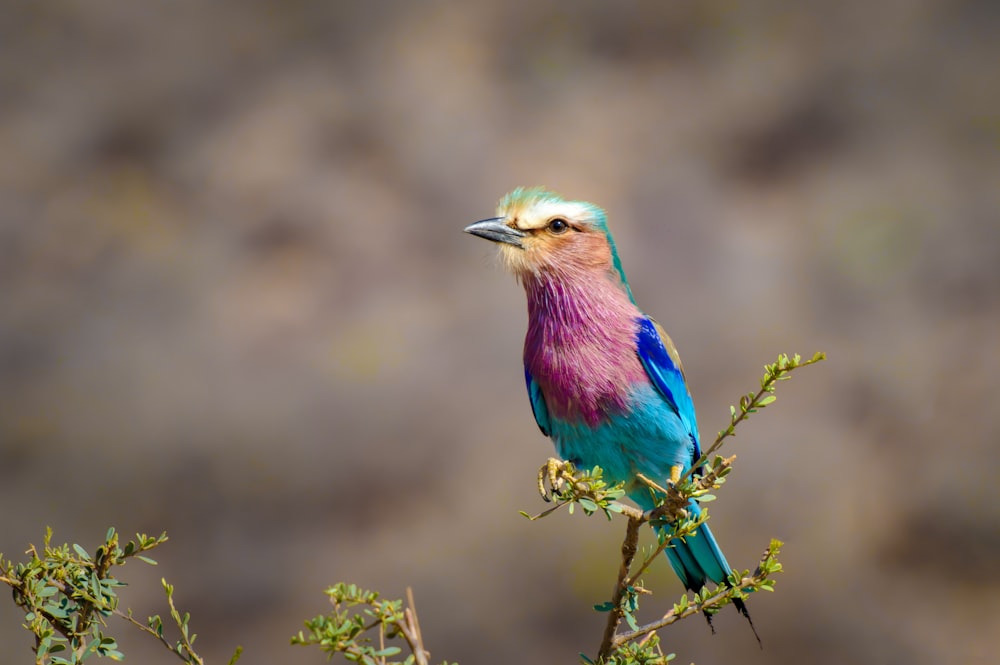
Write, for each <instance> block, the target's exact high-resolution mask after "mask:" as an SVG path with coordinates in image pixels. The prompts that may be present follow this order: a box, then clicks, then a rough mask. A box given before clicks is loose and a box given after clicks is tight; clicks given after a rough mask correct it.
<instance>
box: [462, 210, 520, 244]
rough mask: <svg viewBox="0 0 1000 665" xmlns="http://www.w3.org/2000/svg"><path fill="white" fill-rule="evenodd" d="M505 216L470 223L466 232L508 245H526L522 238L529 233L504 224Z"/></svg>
mask: <svg viewBox="0 0 1000 665" xmlns="http://www.w3.org/2000/svg"><path fill="white" fill-rule="evenodd" d="M504 219H505V218H504V217H491V218H490V219H484V220H482V221H480V222H476V223H475V224H470V225H469V226H466V227H465V232H466V233H471V234H472V235H474V236H479V237H480V238H486V239H487V240H492V241H493V242H502V243H506V244H508V245H514V247H522V248H523V247H524V244H523V243H522V242H521V239H522V238H524V237H525V236H526V235H528V234H527V233H525V232H524V231H521V230H519V229H515V228H514V227H512V226H507V225H506V224H504Z"/></svg>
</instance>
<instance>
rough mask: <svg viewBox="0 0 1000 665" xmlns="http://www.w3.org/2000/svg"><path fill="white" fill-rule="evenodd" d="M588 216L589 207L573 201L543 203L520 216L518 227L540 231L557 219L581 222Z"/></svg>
mask: <svg viewBox="0 0 1000 665" xmlns="http://www.w3.org/2000/svg"><path fill="white" fill-rule="evenodd" d="M587 216H588V210H587V207H586V206H584V205H580V204H578V203H574V202H572V201H541V202H540V203H538V204H536V205H534V206H532V207H531V208H529V209H528V210H525V211H523V212H522V214H520V215H518V224H517V226H518V228H521V229H540V228H544V227H545V226H546V225H547V224H548V223H549V221H550V220H551V219H553V218H555V217H563V218H565V219H567V220H569V221H576V222H581V221H583V220H584V219H586V218H587Z"/></svg>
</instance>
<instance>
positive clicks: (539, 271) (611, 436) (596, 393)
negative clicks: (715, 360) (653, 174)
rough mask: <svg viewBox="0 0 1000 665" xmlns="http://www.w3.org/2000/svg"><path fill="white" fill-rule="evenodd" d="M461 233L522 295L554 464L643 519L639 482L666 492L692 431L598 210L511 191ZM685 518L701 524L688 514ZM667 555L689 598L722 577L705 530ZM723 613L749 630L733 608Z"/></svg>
mask: <svg viewBox="0 0 1000 665" xmlns="http://www.w3.org/2000/svg"><path fill="white" fill-rule="evenodd" d="M465 231H466V232H468V233H471V234H473V235H476V236H479V237H481V238H486V239H487V240H491V241H493V242H495V243H497V244H498V246H499V248H500V257H501V259H502V261H503V263H504V264H505V266H506V267H507V268H508V269H509V270H510V271H511V272H512V273H514V275H515V277H516V278H517V279H518V281H519V282H520V283H521V284H522V285H523V286H524V290H525V293H526V294H527V298H528V332H527V336H526V337H525V340H524V377H525V381H526V382H527V387H528V396H529V398H530V401H531V409H532V411H533V412H534V416H535V421H536V422H537V423H538V427H539V428H540V429H541V430H542V433H543V434H545V435H546V436H548V437H550V438H551V439H552V441H553V443H554V444H555V448H556V452H557V453H558V455H559V456H560V457H561V458H562V459H563V460H567V461H570V462H572V463H573V464H574V465H575V466H576V467H577V468H583V469H591V468H593V467H595V466H600V467H601V468H602V469H603V470H604V475H605V478H607V479H608V480H609V481H611V482H625V483H626V491H627V495H628V497H629V498H630V499H632V500H633V501H634V502H635V503H636V504H637V505H638V506H639V507H641V508H642V509H643V510H649V509H651V508H653V505H654V504H653V499H652V496H651V494H650V491H649V486H648V485H646V484H644V483H643V482H641V481H640V480H639V476H640V474H641V475H642V476H644V477H646V478H649V479H660V480H661V481H662V480H665V479H669V480H670V481H671V482H676V481H677V480H678V479H679V477H680V476H681V475H682V474H683V473H685V472H686V471H687V470H688V469H690V468H691V465H692V464H693V463H694V461H695V460H697V459H698V458H699V457H700V456H701V449H700V445H699V441H698V421H697V419H696V417H695V412H694V403H693V402H692V401H691V394H690V393H689V392H688V388H687V383H686V381H685V377H684V370H683V368H682V367H681V361H680V357H679V356H678V354H677V349H676V348H675V347H674V343H673V342H672V341H671V339H670V337H669V336H668V335H667V333H666V332H665V331H664V330H663V328H661V327H660V325H659V324H658V323H656V322H655V321H653V320H652V319H651V318H649V317H648V316H646V315H645V314H643V312H642V310H640V309H639V308H638V306H637V305H636V303H635V299H634V298H633V297H632V290H631V289H630V288H629V285H628V281H627V280H626V279H625V272H624V271H623V270H622V264H621V261H620V260H619V258H618V252H617V250H616V248H615V242H614V240H613V239H612V237H611V233H610V232H609V231H608V225H607V219H606V215H605V213H604V211H603V210H602V209H600V208H598V207H597V206H595V205H593V204H590V203H586V202H582V201H567V200H565V199H563V198H562V197H560V196H559V195H558V194H555V193H553V192H550V191H547V190H545V189H543V188H530V189H528V188H518V189H515V190H514V191H513V192H511V193H509V194H507V195H506V196H505V197H503V199H501V200H500V203H499V204H498V206H497V216H496V217H492V218H490V219H484V220H482V221H480V222H476V223H475V224H472V225H470V226H468V227H467V228H466V229H465ZM690 512H692V513H694V514H696V515H697V514H700V508H699V507H698V504H697V503H695V502H693V501H692V502H691V504H690ZM666 553H667V556H668V558H669V560H670V565H671V567H672V568H673V570H674V572H675V573H677V576H678V577H679V578H680V579H681V582H683V584H684V586H685V587H686V588H687V589H689V590H691V591H695V592H697V591H699V590H700V589H701V588H702V587H704V586H705V584H706V583H707V582H709V581H711V582H714V583H716V584H724V583H726V577H727V576H728V575H729V574H730V573H731V572H732V568H730V566H729V563H728V562H727V561H726V557H725V556H723V554H722V550H721V549H719V545H718V544H717V543H716V541H715V537H714V536H713V535H712V531H711V530H710V529H709V528H708V524H703V525H701V526H700V527H699V528H698V531H697V532H696V534H694V535H691V536H688V537H687V538H686V539H685V540H684V541H681V540H675V541H674V542H673V543H671V547H669V548H668V549H667V550H666ZM733 602H734V605H736V607H737V608H738V609H739V611H740V612H741V613H742V614H743V615H744V616H745V617H746V618H747V620H748V621H749V620H750V615H749V614H748V613H747V609H746V605H745V604H744V603H743V601H741V600H739V599H737V600H734V601H733ZM706 616H708V615H706ZM708 618H709V625H711V617H708ZM752 626H753V623H752V622H751V627H752ZM754 633H755V634H756V630H755V631H754Z"/></svg>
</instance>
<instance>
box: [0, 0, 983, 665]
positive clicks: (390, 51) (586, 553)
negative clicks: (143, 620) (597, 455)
mask: <svg viewBox="0 0 1000 665" xmlns="http://www.w3.org/2000/svg"><path fill="white" fill-rule="evenodd" d="M0 15H2V19H0V54H2V55H0V551H2V552H4V553H5V554H7V555H18V554H19V553H20V552H22V551H23V550H24V548H25V547H26V546H27V544H28V543H29V542H34V543H36V544H39V543H40V541H41V538H42V534H43V532H44V528H45V526H46V525H51V526H52V527H53V528H54V529H55V532H56V539H57V541H59V542H63V541H66V540H69V541H71V542H79V543H82V544H84V545H86V546H88V547H91V548H93V546H94V545H95V544H96V543H97V542H98V541H99V539H100V538H101V537H102V536H103V534H104V532H105V530H106V528H107V527H108V526H111V525H114V526H116V527H117V528H118V529H119V530H121V531H122V532H124V533H126V534H128V533H134V532H135V531H147V532H156V533H159V532H160V531H162V530H166V531H167V532H168V533H169V535H170V538H171V540H170V542H169V543H168V544H167V545H166V546H164V547H163V548H162V549H160V550H159V551H158V552H157V556H156V558H157V559H159V561H160V565H159V567H157V568H155V569H143V568H142V566H141V565H138V564H137V565H133V566H129V568H127V569H126V570H124V571H123V574H124V575H125V578H126V580H127V581H129V582H130V587H129V589H128V590H127V592H126V593H127V595H126V602H127V603H128V604H129V605H131V606H132V607H133V608H134V609H135V610H136V613H137V614H139V615H141V616H145V615H148V614H152V613H156V612H162V611H163V607H164V602H163V599H162V593H161V591H160V589H159V578H160V577H161V576H165V577H166V578H167V579H168V580H170V581H171V582H173V583H175V584H176V586H177V589H178V590H177V600H178V603H179V604H180V605H181V606H182V607H183V608H185V609H188V610H190V611H191V613H192V615H193V619H192V621H193V624H194V626H195V629H196V631H197V632H198V633H199V634H200V639H199V641H198V645H199V646H200V647H201V648H202V651H203V655H206V656H207V657H208V658H209V659H210V660H211V661H212V662H225V659H226V658H228V655H229V653H230V652H231V650H232V648H233V647H234V646H235V645H236V644H242V645H244V647H245V648H246V654H245V656H244V658H243V661H242V662H245V663H247V664H254V663H274V662H279V663H320V662H324V658H323V656H322V655H321V654H320V653H319V652H318V651H307V650H303V649H293V648H291V647H290V646H288V637H289V636H290V635H291V634H292V633H294V632H296V631H297V630H298V629H299V627H300V625H301V621H302V620H303V619H305V618H306V617H310V616H313V615H315V614H318V613H320V612H323V611H325V608H326V605H325V598H324V596H323V595H322V589H323V588H325V586H327V585H328V584H331V583H333V582H335V581H338V580H346V581H354V582H357V583H360V584H362V585H365V586H369V587H375V588H378V589H381V590H383V591H384V592H385V593H386V594H387V595H389V596H395V597H399V596H401V595H402V594H403V593H404V590H405V587H406V586H407V585H412V587H413V589H414V592H415V595H416V599H417V607H418V610H419V613H420V618H421V623H422V626H423V629H424V633H425V639H426V641H427V644H428V646H429V648H430V649H431V650H432V653H433V656H434V657H435V658H436V659H444V658H447V659H448V660H458V661H460V662H461V663H464V664H466V665H471V664H474V663H476V664H490V663H520V662H524V663H536V662H537V663H557V662H559V663H571V662H575V657H576V654H577V653H578V652H579V651H586V652H590V653H593V652H594V650H595V649H596V646H597V643H598V641H599V635H600V629H601V625H602V616H600V615H597V614H595V613H594V612H593V611H592V610H591V609H590V608H591V605H592V604H594V603H598V602H601V601H603V600H605V599H606V597H607V595H608V593H609V590H610V587H611V584H612V581H613V576H614V574H615V570H616V565H617V563H616V562H617V558H616V557H617V550H618V547H619V544H620V538H621V534H622V531H623V529H622V525H621V524H608V523H607V522H604V521H602V520H600V519H598V518H594V519H590V520H587V519H585V518H583V517H582V516H580V515H575V516H572V517H571V516H569V515H566V514H558V515H556V516H553V517H551V518H549V519H547V520H545V521H544V522H540V523H529V522H528V521H526V520H524V519H523V518H521V517H520V516H519V515H518V514H517V511H518V510H521V509H524V510H529V511H537V510H539V509H540V508H541V507H542V504H541V502H540V500H539V498H538V497H537V495H536V493H535V490H534V474H535V471H536V470H537V468H538V466H539V465H540V464H541V463H542V462H543V461H544V459H545V458H546V457H548V456H549V454H550V451H551V448H550V445H549V442H547V441H546V440H545V439H543V438H542V436H541V435H540V434H539V433H538V431H537V429H536V428H535V424H534V422H533V421H532V418H531V414H530V411H529V408H528V402H527V399H526V396H525V394H524V386H523V378H522V372H521V367H520V362H519V359H520V347H521V341H522V335H523V329H524V324H525V315H524V303H523V295H522V294H521V293H520V291H519V289H518V287H517V286H516V284H515V283H514V282H513V280H512V279H510V278H509V277H508V276H507V275H504V274H502V272H501V270H500V269H499V268H498V266H497V263H496V261H495V260H494V259H493V251H494V250H493V248H492V247H491V246H489V245H488V243H485V242H483V241H481V240H478V239H475V238H472V237H470V236H467V235H464V234H463V233H462V232H461V229H462V228H463V226H465V225H466V224H468V223H470V222H472V221H475V220H477V219H480V218H483V217H487V216H490V215H491V214H492V212H493V206H494V204H495V201H496V200H497V199H498V198H499V197H500V196H501V195H502V194H503V193H505V192H506V191H508V190H509V189H511V188H513V187H514V186H517V185H535V184H544V185H547V186H549V187H552V188H554V189H556V190H558V191H560V192H562V193H563V194H565V195H566V196H568V197H572V198H580V199H586V200H591V201H594V202H597V203H598V204H600V205H602V206H604V207H605V208H607V210H608V211H609V215H610V219H611V222H612V228H613V229H614V230H615V231H616V238H617V240H618V243H619V246H620V252H621V255H622V257H623V260H624V262H625V266H626V269H627V270H628V273H629V276H630V278H631V281H632V284H633V288H634V290H635V293H636V296H637V298H638V300H639V302H640V303H641V304H642V305H643V307H644V308H645V309H646V310H647V311H648V312H649V313H651V314H652V315H654V316H656V317H657V318H658V319H660V320H661V321H662V322H663V323H664V324H665V325H666V327H667V328H668V329H669V330H670V331H671V333H672V335H673V337H674V339H675V341H676V342H677V344H678V346H679V347H680V349H681V352H682V354H683V357H684V361H685V366H686V369H687V371H688V375H689V378H690V383H691V389H692V392H693V394H694V397H695V401H696V403H697V405H698V407H699V413H700V418H701V429H702V431H703V432H706V435H710V434H711V433H713V432H715V431H717V430H718V429H720V428H721V427H722V426H723V425H724V424H725V422H726V418H727V417H728V405H729V404H731V403H733V402H735V401H736V400H737V399H738V397H739V395H740V394H741V393H743V392H745V391H747V390H749V389H751V388H753V386H754V385H755V383H756V381H757V380H758V377H759V375H760V372H761V367H762V365H763V364H764V363H765V362H769V361H771V360H773V358H774V357H775V356H776V355H777V354H778V353H779V352H796V351H797V352H800V353H803V354H811V353H812V352H814V351H816V350H824V351H826V352H827V353H828V354H829V358H830V359H829V361H828V362H826V363H823V364H821V365H820V366H818V367H816V368H811V369H808V370H804V371H803V372H802V373H801V374H800V375H798V376H797V377H796V378H794V379H793V380H792V381H791V382H790V383H787V384H783V385H782V386H781V390H780V392H779V400H778V402H777V404H776V405H775V406H774V407H773V408H771V409H769V410H768V411H767V412H765V413H763V414H761V415H760V416H759V417H756V418H754V419H752V420H751V421H750V423H748V424H747V425H746V426H745V427H744V428H743V429H742V430H741V432H740V434H739V436H738V438H737V439H736V440H735V441H734V443H733V445H732V446H731V448H730V452H735V453H737V454H738V455H739V461H738V463H737V467H736V471H735V473H734V475H733V476H732V480H731V481H730V482H729V483H728V484H727V485H726V487H725V488H724V490H723V491H722V493H721V496H720V501H719V502H718V503H717V504H713V505H714V507H713V509H712V514H713V525H714V528H715V531H716V533H717V534H718V535H719V538H720V540H721V542H722V543H723V546H724V548H725V549H726V551H727V553H728V555H729V559H730V561H731V562H733V563H734V564H735V565H737V566H738V567H741V568H745V567H751V566H752V565H753V564H754V563H755V562H756V560H757V558H758V556H759V554H760V552H761V551H762V550H763V548H764V546H765V545H766V543H767V542H768V539H769V538H771V537H772V536H776V537H780V538H782V539H784V540H785V541H786V543H787V545H786V549H785V555H784V558H783V561H784V563H785V567H786V570H787V572H786V573H785V574H783V575H782V576H781V577H780V578H779V583H778V588H777V593H776V594H774V595H770V594H762V595H761V597H754V598H753V599H752V601H753V602H752V603H751V608H752V611H753V615H754V618H755V621H756V625H757V627H758V629H759V630H760V632H761V634H762V636H763V639H764V644H765V650H764V651H760V650H758V649H757V646H756V643H755V641H754V639H753V635H752V634H751V633H750V631H749V629H748V628H747V627H746V626H745V625H743V624H742V622H741V620H740V617H738V616H737V615H736V613H735V612H733V611H729V610H727V611H726V612H724V613H723V614H722V615H720V616H719V618H718V619H717V621H716V625H717V628H718V635H716V636H714V637H712V636H711V635H710V634H709V631H708V629H707V628H706V627H705V626H704V625H703V622H701V621H699V620H690V621H686V622H684V623H682V624H680V625H678V626H675V627H673V628H672V629H670V630H668V631H666V632H665V634H664V638H665V640H666V641H667V643H668V646H669V648H670V650H673V651H676V652H678V654H679V661H678V662H689V661H691V660H694V661H696V662H698V663H699V664H700V665H710V664H713V663H719V664H721V663H734V662H740V663H745V664H753V663H819V664H825V663H831V664H832V663H844V662H848V663H918V664H919V663H941V662H949V663H995V662H997V660H996V659H997V658H998V657H1000V656H997V653H998V647H1000V641H998V637H997V636H998V635H1000V594H998V591H1000V588H998V586H997V585H998V582H997V576H996V564H997V562H998V561H1000V490H998V489H997V470H998V463H1000V445H998V444H1000V412H998V405H1000V402H998V399H1000V398H998V396H1000V341H998V340H1000V333H998V330H1000V214H998V213H1000V159H998V157H1000V154H998V150H1000V113H998V109H1000V84H998V78H997V75H998V69H997V64H998V62H1000V40H997V34H998V28H1000V5H998V4H997V3H993V2H988V1H987V0H981V1H972V0H970V1H965V2H962V1H957V0H937V1H934V0H924V1H913V2H876V3H872V2H862V1H860V0H843V1H837V2H834V1H829V2H798V3H792V2H782V1H778V0H763V1H761V2H756V3H752V6H750V3H736V2H731V1H729V0H708V1H706V2H690V1H677V0H672V1H671V2H598V1H590V0H588V1H576V0H574V1H569V0H565V1H564V0H535V1H534V2H532V3H507V2H502V1H500V0H495V1H490V2H477V3H468V2H458V1H447V2H402V1H400V2H323V1H316V0H292V1H288V2H282V3H275V2H262V1H259V0H238V1H237V0H229V1H219V2H212V3H205V2H194V1H192V0H170V1H167V0H147V1H144V2H135V1H129V0H86V1H83V0H11V1H8V2H5V3H4V6H3V9H2V10H0ZM648 582H649V584H650V585H651V586H653V588H654V589H655V590H656V595H655V596H654V597H653V598H651V599H649V600H647V601H646V609H647V613H648V614H647V616H652V615H653V614H654V613H655V612H657V611H663V610H665V609H667V608H668V607H669V606H670V603H672V602H673V600H675V599H676V597H677V596H678V595H679V593H680V591H681V589H680V586H679V584H678V583H677V582H676V581H675V580H674V579H673V578H672V576H671V574H670V573H669V570H668V566H667V565H666V564H665V563H664V564H663V565H660V566H659V567H658V568H657V569H656V570H654V571H653V572H652V573H651V576H650V578H649V580H648ZM20 621H21V619H20V615H19V614H18V613H17V612H15V609H14V607H13V605H12V604H11V603H9V602H7V603H5V604H0V644H2V649H0V663H3V664H4V665H6V664H11V665H13V664H15V663H25V662H29V661H30V659H31V655H30V651H29V647H30V639H29V637H30V636H29V635H28V634H27V633H26V632H25V631H23V630H22V629H20V627H19V624H20ZM119 628H120V630H119V632H120V633H122V634H123V635H126V637H125V639H123V641H122V642H123V647H124V649H125V650H126V653H127V654H128V655H129V660H130V661H132V662H139V663H154V662H163V663H168V662H172V660H171V658H170V655H169V654H168V653H166V652H165V651H163V652H162V653H160V651H162V649H160V648H159V647H157V646H156V645H154V644H150V643H147V640H143V639H138V638H130V637H127V635H128V631H126V630H125V629H124V627H121V626H119Z"/></svg>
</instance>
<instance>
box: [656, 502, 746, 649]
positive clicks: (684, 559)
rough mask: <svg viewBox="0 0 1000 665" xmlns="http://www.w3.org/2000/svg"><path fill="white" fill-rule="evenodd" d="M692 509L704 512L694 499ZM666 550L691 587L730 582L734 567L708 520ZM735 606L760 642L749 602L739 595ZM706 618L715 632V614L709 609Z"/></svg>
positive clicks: (680, 576)
mask: <svg viewBox="0 0 1000 665" xmlns="http://www.w3.org/2000/svg"><path fill="white" fill-rule="evenodd" d="M690 510H691V512H693V513H694V514H695V515H696V516H697V515H698V514H699V513H701V508H700V507H699V506H698V504H697V503H694V502H692V503H691V509H690ZM666 554H667V558H668V559H669V560H670V567H671V568H673V569H674V572H675V573H677V577H679V578H680V579H681V582H683V583H684V586H685V588H687V589H688V590H689V591H694V592H695V593H697V592H698V591H701V589H702V587H704V586H705V585H706V584H707V583H709V582H714V583H715V584H725V585H727V586H728V585H729V581H728V577H729V574H730V573H732V572H733V569H732V568H731V567H730V566H729V562H728V561H726V557H725V555H724V554H723V553H722V550H721V549H720V548H719V544H718V543H717V542H716V541H715V536H714V535H712V530H711V529H709V528H708V524H702V525H701V526H699V527H698V530H697V531H696V532H695V533H693V534H691V535H690V536H686V537H685V538H684V540H681V539H679V538H675V539H674V540H673V541H671V543H670V547H668V548H667V550H666ZM733 606H734V607H736V609H737V610H739V612H740V614H742V615H743V616H744V617H746V620H747V622H748V623H749V624H750V630H752V631H753V634H754V637H756V638H757V643H758V644H760V635H758V634H757V629H756V628H755V627H754V625H753V620H752V619H751V618H750V613H749V612H748V611H747V606H746V603H745V602H744V601H743V600H741V599H739V598H734V599H733ZM705 619H706V620H707V621H708V626H709V628H711V629H712V632H713V633H714V632H715V627H714V626H712V616H711V615H710V614H708V613H707V612H706V613H705Z"/></svg>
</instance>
